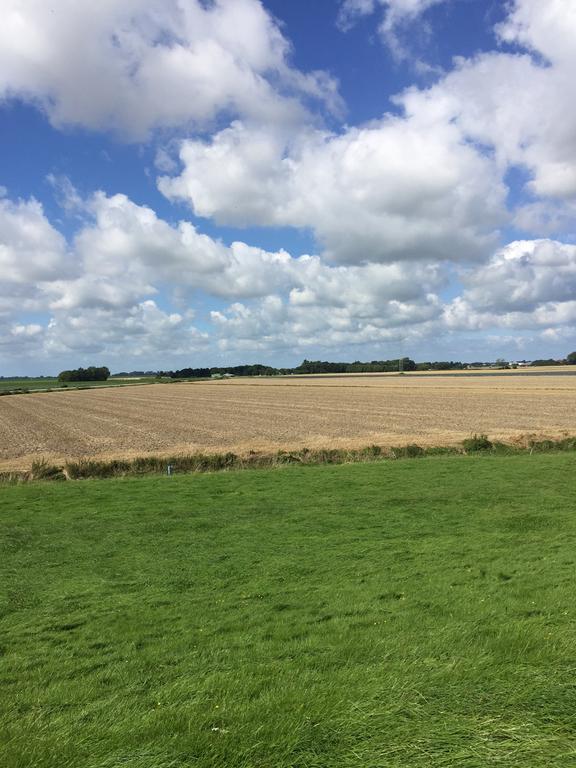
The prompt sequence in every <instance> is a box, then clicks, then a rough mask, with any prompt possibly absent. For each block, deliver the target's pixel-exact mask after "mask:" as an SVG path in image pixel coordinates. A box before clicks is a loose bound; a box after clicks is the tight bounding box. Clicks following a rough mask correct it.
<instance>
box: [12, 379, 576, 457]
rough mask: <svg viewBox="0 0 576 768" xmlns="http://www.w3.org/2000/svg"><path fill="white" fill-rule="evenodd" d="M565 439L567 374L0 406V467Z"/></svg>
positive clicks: (322, 382) (302, 383)
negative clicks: (485, 439) (482, 438)
mask: <svg viewBox="0 0 576 768" xmlns="http://www.w3.org/2000/svg"><path fill="white" fill-rule="evenodd" d="M575 431H576V376H561V375H557V376H534V377H532V376H528V377H527V376H524V375H521V374H520V375H515V376H483V375H477V376H452V377H449V376H434V377H419V376H404V377H399V376H338V377H317V378H297V377H290V378H272V379H269V378H262V379H234V380H230V381H216V382H205V383H189V384H188V383H178V384H157V385H150V386H147V387H126V388H119V389H104V390H89V391H86V392H82V391H74V392H52V393H38V394H29V395H16V396H12V397H5V398H1V399H0V469H3V470H10V469H26V468H28V467H29V466H30V464H31V462H32V461H33V460H34V459H38V458H46V459H49V460H53V461H65V460H66V459H72V458H81V457H100V458H113V457H124V458H130V457H133V456H137V455H147V454H169V453H190V452H195V451H212V452H221V451H234V452H237V453H246V452H248V451H250V450H256V451H272V450H279V449H292V448H302V447H308V448H315V447H316V448H317V447H351V448H354V447H362V446H365V445H369V444H372V443H375V444H378V445H382V446H390V445H403V444H406V443H408V442H417V443H419V444H421V445H443V444H446V445H448V444H452V443H456V442H459V441H460V440H462V439H464V438H465V437H468V436H469V435H471V434H473V433H476V432H478V433H480V432H483V433H486V434H488V435H489V436H490V437H491V438H495V439H496V438H497V439H505V440H514V439H521V438H522V436H525V435H546V436H551V437H557V436H560V435H562V434H566V433H573V432H575Z"/></svg>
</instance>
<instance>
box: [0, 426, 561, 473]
mask: <svg viewBox="0 0 576 768" xmlns="http://www.w3.org/2000/svg"><path fill="white" fill-rule="evenodd" d="M566 451H568V452H571V451H576V437H574V436H572V437H564V438H560V439H557V440H551V439H543V440H534V439H531V440H529V441H528V442H527V443H526V444H525V445H519V444H512V443H503V442H499V441H492V440H490V439H489V438H488V437H487V436H486V435H482V434H480V435H473V436H472V437H470V438H467V439H465V440H463V441H462V443H461V444H460V445H454V446H426V447H424V446H421V445H417V444H415V443H410V444H408V445H404V446H395V447H391V448H385V447H382V446H379V445H369V446H366V447H364V448H358V449H352V448H350V449H347V448H320V449H309V448H301V449H299V450H294V451H277V452H276V453H263V452H257V451H250V452H249V453H248V454H246V455H239V454H236V453H230V452H228V453H193V454H188V455H176V456H171V457H170V456H169V457H166V456H140V457H137V458H134V459H112V460H100V459H80V460H78V461H68V462H66V463H65V464H63V465H56V464H51V463H50V462H48V461H47V460H45V459H39V460H37V461H35V462H34V463H33V464H32V468H31V470H30V471H20V472H3V473H2V472H0V483H10V484H12V483H18V482H30V481H33V480H87V479H90V478H101V479H104V478H113V477H130V476H137V475H161V474H187V473H193V472H223V471H229V470H247V469H267V468H273V467H282V466H288V465H291V464H296V465H297V464H300V465H303V466H316V465H321V464H357V463H365V462H374V461H390V460H397V459H420V458H430V457H439V456H462V455H470V456H481V455H496V456H511V455H521V454H524V453H529V454H534V453H550V452H566Z"/></svg>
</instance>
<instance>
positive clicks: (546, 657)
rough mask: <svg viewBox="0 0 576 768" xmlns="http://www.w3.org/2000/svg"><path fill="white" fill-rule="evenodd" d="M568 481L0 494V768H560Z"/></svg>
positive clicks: (223, 480)
mask: <svg viewBox="0 0 576 768" xmlns="http://www.w3.org/2000/svg"><path fill="white" fill-rule="evenodd" d="M575 469H576V458H575V457H574V455H573V454H572V455H570V454H562V455H548V456H542V455H539V456H537V455H533V456H528V455H526V456H513V457H493V456H486V457H482V458H472V457H462V458H449V459H446V458H437V459H433V458H430V459H422V460H419V461H396V462H388V463H380V464H378V463H375V464H364V465H344V466H338V467H289V468H285V469H280V470H268V471H254V472H229V473H221V474H213V475H193V476H190V475H189V476H175V477H170V478H168V477H165V478H153V479H150V478H146V479H123V480H107V481H83V482H76V483H56V484H54V483H53V484H42V483H35V484H30V485H24V486H13V487H4V488H2V489H0V493H1V497H0V504H1V509H2V512H1V516H0V542H1V549H2V551H1V555H0V588H1V593H2V594H1V603H0V609H1V615H2V622H1V630H0V651H1V654H2V655H1V657H0V685H1V688H2V692H3V694H2V696H1V697H0V764H1V765H2V766H3V768H30V766H34V768H55V766H58V768H116V766H129V768H178V767H179V766H182V767H183V766H190V765H194V766H197V767H198V768H221V767H222V766H226V767H227V768H352V766H354V768H408V767H410V768H418V767H419V766H422V768H424V767H425V768H429V766H442V767H443V768H461V767H462V766H466V768H485V766H488V765H498V766H502V767H503V768H513V767H514V768H526V766H530V768H540V767H542V768H544V766H546V768H548V767H549V766H558V767H560V766H568V765H574V763H575V761H576V740H575V736H576V733H575V730H576V729H575V725H574V709H575V707H576V685H575V684H574V679H573V678H574V674H573V673H574V666H575V662H576V654H575V650H574V649H575V648H576V624H575V622H574V612H575V609H576V590H575V587H576V583H575V582H576V577H575V573H576V570H575V563H576V555H575V551H576V549H575V545H576V517H575V516H574V504H573V499H574V494H575V492H576V472H575Z"/></svg>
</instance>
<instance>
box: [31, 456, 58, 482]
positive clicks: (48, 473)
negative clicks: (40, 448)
mask: <svg viewBox="0 0 576 768" xmlns="http://www.w3.org/2000/svg"><path fill="white" fill-rule="evenodd" d="M30 479H31V480H66V476H65V474H64V472H63V471H62V467H57V466H55V465H54V464H49V463H48V462H47V461H46V459H39V460H38V461H34V462H32V469H31V470H30Z"/></svg>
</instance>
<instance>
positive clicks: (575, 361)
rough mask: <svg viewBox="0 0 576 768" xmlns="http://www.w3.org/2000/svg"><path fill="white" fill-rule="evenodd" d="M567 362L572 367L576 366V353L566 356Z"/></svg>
mask: <svg viewBox="0 0 576 768" xmlns="http://www.w3.org/2000/svg"><path fill="white" fill-rule="evenodd" d="M566 362H567V363H569V364H570V365H576V352H570V354H569V355H566Z"/></svg>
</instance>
